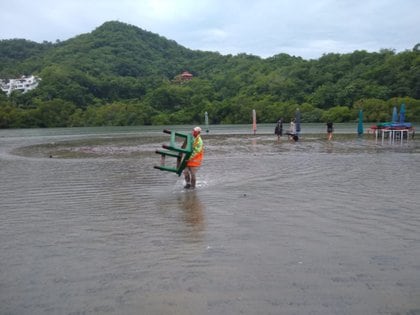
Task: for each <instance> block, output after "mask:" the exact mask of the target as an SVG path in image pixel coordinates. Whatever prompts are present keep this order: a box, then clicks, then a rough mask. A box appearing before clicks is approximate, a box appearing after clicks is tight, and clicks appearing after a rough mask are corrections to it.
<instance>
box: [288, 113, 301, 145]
mask: <svg viewBox="0 0 420 315" xmlns="http://www.w3.org/2000/svg"><path fill="white" fill-rule="evenodd" d="M295 121H296V120H295V118H292V120H291V121H290V126H289V131H288V132H287V135H288V136H289V140H293V141H295V142H296V141H298V140H299V136H298V135H297V134H296V123H295Z"/></svg>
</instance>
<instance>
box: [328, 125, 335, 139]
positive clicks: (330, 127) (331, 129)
mask: <svg viewBox="0 0 420 315" xmlns="http://www.w3.org/2000/svg"><path fill="white" fill-rule="evenodd" d="M333 131H334V126H333V123H332V122H330V121H329V122H327V139H328V141H330V140H331V139H332V137H333Z"/></svg>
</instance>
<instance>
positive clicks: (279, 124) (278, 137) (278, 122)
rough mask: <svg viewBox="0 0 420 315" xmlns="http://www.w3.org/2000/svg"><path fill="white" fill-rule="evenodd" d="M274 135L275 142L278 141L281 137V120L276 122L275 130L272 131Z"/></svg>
mask: <svg viewBox="0 0 420 315" xmlns="http://www.w3.org/2000/svg"><path fill="white" fill-rule="evenodd" d="M274 134H276V135H277V140H279V141H280V137H281V136H282V135H283V118H280V119H279V120H278V121H277V125H276V128H275V129H274Z"/></svg>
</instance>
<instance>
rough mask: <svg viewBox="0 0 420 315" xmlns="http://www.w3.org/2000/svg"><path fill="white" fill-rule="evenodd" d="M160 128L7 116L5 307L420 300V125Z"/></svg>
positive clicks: (369, 308)
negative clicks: (175, 155)
mask: <svg viewBox="0 0 420 315" xmlns="http://www.w3.org/2000/svg"><path fill="white" fill-rule="evenodd" d="M169 128H171V127H169ZM172 128H179V129H180V131H187V130H188V128H189V126H188V127H186V126H178V127H172ZM161 129H162V128H160V127H136V128H68V129H43V130H41V129H35V130H0V179H1V180H0V209H1V210H0V314H180V315H181V314H182V315H185V314H249V315H253V314H323V315H324V314H420V206H419V201H420V195H419V187H420V177H419V175H418V171H419V168H420V140H418V139H414V140H412V139H410V140H408V141H403V142H402V143H396V144H389V143H388V142H385V143H381V142H380V141H379V142H378V141H375V138H374V137H373V136H371V135H364V136H363V137H357V135H355V132H353V131H355V130H356V127H355V126H354V125H342V126H341V125H337V126H336V131H337V132H335V133H334V139H333V141H331V142H328V141H326V140H325V138H326V133H325V132H324V126H323V125H311V126H310V127H308V128H307V129H306V132H304V133H303V134H302V136H301V139H300V141H299V142H297V143H291V142H289V141H287V140H286V139H285V138H283V139H281V141H280V142H277V139H276V137H275V136H274V135H273V132H272V130H271V129H273V130H274V126H271V125H267V126H262V127H259V129H258V131H257V134H256V135H253V134H251V132H250V130H251V127H250V126H219V127H213V128H212V129H211V130H210V133H208V134H206V133H203V141H204V145H205V150H206V151H205V160H204V163H203V166H202V167H201V169H200V170H199V172H198V187H197V189H195V190H193V191H189V190H184V189H183V188H182V187H183V181H182V177H178V176H177V175H176V174H174V173H169V172H162V171H159V170H156V169H154V168H153V166H154V165H157V164H159V156H158V155H156V154H155V153H154V152H155V150H156V149H158V148H160V146H161V145H162V144H164V143H167V142H168V136H167V135H165V134H163V133H162V132H161ZM302 129H303V130H305V127H303V128H302ZM308 129H309V130H308Z"/></svg>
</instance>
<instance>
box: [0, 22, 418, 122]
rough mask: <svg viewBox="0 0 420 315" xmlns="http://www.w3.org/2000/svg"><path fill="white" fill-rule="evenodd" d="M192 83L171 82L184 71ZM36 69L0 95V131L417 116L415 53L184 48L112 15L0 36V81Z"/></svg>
mask: <svg viewBox="0 0 420 315" xmlns="http://www.w3.org/2000/svg"><path fill="white" fill-rule="evenodd" d="M185 70H187V71H189V72H190V73H192V74H193V78H192V79H191V80H186V81H183V80H179V79H177V78H179V74H180V73H181V72H183V71H185ZM30 74H35V75H37V76H39V77H41V78H42V80H41V82H40V84H39V86H38V88H37V89H35V90H32V91H30V92H27V93H25V94H21V93H19V92H13V93H12V94H11V95H10V96H9V97H7V96H6V95H5V94H4V93H0V128H30V127H70V126H105V125H158V124H196V123H197V124H199V123H202V122H203V117H204V113H205V112H208V115H209V119H210V123H212V124H235V123H249V122H250V121H251V112H252V110H253V109H255V110H256V111H257V113H258V121H259V122H260V123H272V122H275V121H276V120H277V119H278V118H280V117H283V118H284V119H286V120H287V119H290V118H291V117H293V115H294V112H295V111H296V109H297V108H299V110H300V112H301V114H302V122H325V121H327V120H331V121H334V122H349V121H356V120H357V113H358V111H359V109H363V111H364V117H365V119H366V121H369V122H380V121H389V120H390V119H391V115H392V108H393V107H394V106H398V107H399V106H400V104H401V103H405V105H406V109H407V115H406V120H407V121H412V122H418V121H420V52H419V50H418V45H416V46H415V47H414V48H413V49H412V50H407V51H404V52H400V53H396V52H394V51H393V50H390V49H383V50H381V51H379V52H373V53H370V52H366V51H354V52H353V53H349V54H335V53H329V54H325V55H323V56H322V57H320V58H319V59H316V60H304V59H302V58H301V57H295V56H290V55H287V54H278V55H275V56H273V57H270V58H265V59H263V58H260V57H257V56H253V55H248V54H238V55H235V56H232V55H221V54H219V53H215V52H203V51H193V50H189V49H187V48H185V47H182V46H180V45H178V44H177V43H176V42H174V41H171V40H168V39H166V38H164V37H161V36H159V35H157V34H153V33H151V32H147V31H144V30H142V29H140V28H137V27H135V26H131V25H128V24H125V23H121V22H106V23H104V24H103V25H102V26H100V27H98V28H97V29H95V30H94V31H92V32H91V33H88V34H82V35H79V36H76V37H74V38H72V39H69V40H67V41H65V42H56V43H49V42H44V43H40V44H39V43H34V42H31V41H27V40H18V39H12V40H4V41H0V78H3V79H4V78H12V77H18V76H20V75H30Z"/></svg>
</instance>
